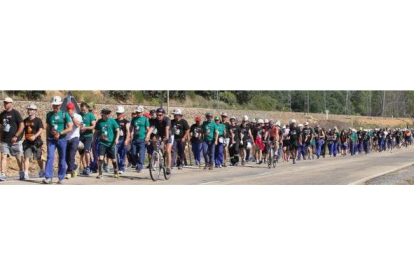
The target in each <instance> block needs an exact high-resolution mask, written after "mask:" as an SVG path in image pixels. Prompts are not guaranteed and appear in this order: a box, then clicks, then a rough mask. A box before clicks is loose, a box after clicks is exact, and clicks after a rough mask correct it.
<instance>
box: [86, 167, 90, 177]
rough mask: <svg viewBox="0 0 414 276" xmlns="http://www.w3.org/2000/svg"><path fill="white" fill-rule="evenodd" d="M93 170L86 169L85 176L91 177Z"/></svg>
mask: <svg viewBox="0 0 414 276" xmlns="http://www.w3.org/2000/svg"><path fill="white" fill-rule="evenodd" d="M91 173H92V172H91V169H89V168H86V169H85V175H87V176H90V175H91Z"/></svg>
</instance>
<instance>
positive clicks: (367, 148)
mask: <svg viewBox="0 0 414 276" xmlns="http://www.w3.org/2000/svg"><path fill="white" fill-rule="evenodd" d="M364 151H365V153H366V154H368V153H369V141H364Z"/></svg>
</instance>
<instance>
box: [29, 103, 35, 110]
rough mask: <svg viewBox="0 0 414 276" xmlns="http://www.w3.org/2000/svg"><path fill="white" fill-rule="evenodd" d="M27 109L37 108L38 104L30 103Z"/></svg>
mask: <svg viewBox="0 0 414 276" xmlns="http://www.w3.org/2000/svg"><path fill="white" fill-rule="evenodd" d="M27 109H34V110H37V106H36V105H35V104H29V105H28V106H27Z"/></svg>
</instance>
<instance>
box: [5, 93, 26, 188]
mask: <svg viewBox="0 0 414 276" xmlns="http://www.w3.org/2000/svg"><path fill="white" fill-rule="evenodd" d="M3 103H4V109H5V110H4V111H3V112H2V113H1V114H0V124H1V125H2V131H1V175H0V181H6V179H7V176H6V170H7V157H9V156H14V157H16V160H17V164H18V165H19V168H20V180H23V178H24V173H23V166H22V154H23V145H22V137H23V129H24V124H23V119H22V116H21V115H20V113H19V112H18V111H17V110H15V109H13V100H12V99H11V98H6V99H4V101H3Z"/></svg>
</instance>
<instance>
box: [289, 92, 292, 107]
mask: <svg viewBox="0 0 414 276" xmlns="http://www.w3.org/2000/svg"><path fill="white" fill-rule="evenodd" d="M289 111H290V112H292V91H289Z"/></svg>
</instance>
